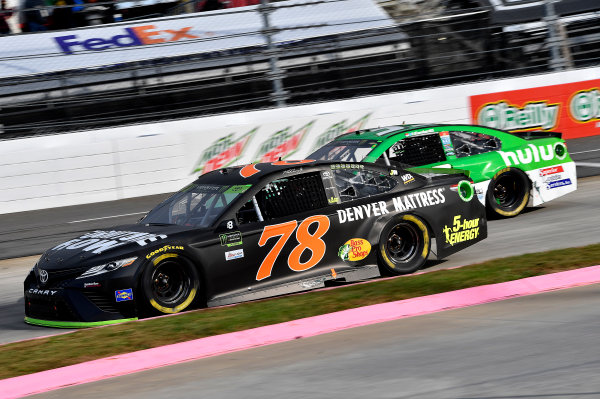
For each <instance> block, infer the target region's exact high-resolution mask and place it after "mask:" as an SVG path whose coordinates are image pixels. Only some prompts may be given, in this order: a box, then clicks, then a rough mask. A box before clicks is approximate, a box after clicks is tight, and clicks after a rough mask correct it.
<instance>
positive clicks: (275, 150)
mask: <svg viewBox="0 0 600 399" xmlns="http://www.w3.org/2000/svg"><path fill="white" fill-rule="evenodd" d="M359 115H360V114H359ZM370 116H371V114H370V113H365V114H363V115H361V116H360V117H359V118H357V119H350V118H342V117H334V118H339V119H333V121H334V122H333V123H330V122H328V121H325V120H322V119H324V118H316V119H315V118H304V119H301V120H297V121H296V123H285V124H281V123H277V124H272V123H265V124H264V125H261V126H255V127H253V128H252V129H251V130H248V131H243V130H242V131H238V132H231V133H228V134H226V135H225V136H222V137H220V138H218V139H216V140H215V141H213V142H212V143H210V144H209V145H208V147H206V149H205V150H204V151H202V152H201V153H200V155H199V156H198V158H197V159H198V160H197V161H196V163H195V165H194V168H193V170H192V171H191V172H192V173H198V172H199V173H208V172H210V171H212V170H215V169H219V168H222V167H225V166H229V165H236V164H237V165H239V164H242V163H250V162H273V161H276V160H278V159H280V158H281V159H301V158H303V157H304V156H306V155H307V154H309V153H311V152H312V151H314V150H316V149H317V148H319V147H321V146H322V145H323V144H325V143H328V142H330V141H331V140H333V139H334V138H335V137H337V136H339V135H341V134H345V133H351V132H354V131H356V130H360V129H362V128H364V127H365V125H366V124H367V121H368V120H369V117H370ZM275 126H277V127H275ZM193 140H194V139H193V138H191V139H190V141H193ZM191 144H192V145H191V146H190V148H196V145H195V144H196V143H193V142H191ZM197 144H198V147H200V143H197Z"/></svg>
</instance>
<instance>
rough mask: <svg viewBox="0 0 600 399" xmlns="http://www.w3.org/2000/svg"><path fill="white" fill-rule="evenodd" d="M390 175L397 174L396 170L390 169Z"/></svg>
mask: <svg viewBox="0 0 600 399" xmlns="http://www.w3.org/2000/svg"><path fill="white" fill-rule="evenodd" d="M390 176H398V171H397V170H396V169H392V170H390Z"/></svg>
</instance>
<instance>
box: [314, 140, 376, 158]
mask: <svg viewBox="0 0 600 399" xmlns="http://www.w3.org/2000/svg"><path fill="white" fill-rule="evenodd" d="M376 145H377V141H375V140H339V141H332V142H331V143H328V144H325V145H324V146H323V147H321V148H319V149H318V150H316V151H315V152H313V153H312V154H310V155H309V156H308V157H307V158H308V159H317V160H329V161H342V162H360V161H362V160H363V159H365V157H366V156H367V154H368V153H370V152H371V150H372V149H373V147H375V146H376Z"/></svg>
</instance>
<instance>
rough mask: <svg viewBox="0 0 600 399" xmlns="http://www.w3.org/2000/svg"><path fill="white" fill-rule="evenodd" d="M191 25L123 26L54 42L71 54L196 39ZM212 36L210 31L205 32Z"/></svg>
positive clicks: (58, 37)
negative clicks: (120, 29) (106, 33)
mask: <svg viewBox="0 0 600 399" xmlns="http://www.w3.org/2000/svg"><path fill="white" fill-rule="evenodd" d="M191 29H192V27H191V26H188V27H185V28H181V29H179V30H174V29H164V30H158V29H156V27H155V26H154V25H143V26H136V27H133V28H125V29H124V30H125V32H124V33H123V34H120V35H115V36H112V37H108V38H100V37H93V38H90V39H85V40H83V39H79V38H78V36H77V35H66V36H57V37H55V38H54V41H56V44H58V47H59V48H60V49H61V51H62V52H63V53H64V54H73V52H74V51H86V50H88V51H90V50H91V51H102V50H108V49H114V48H121V47H132V46H142V45H146V44H159V43H168V42H176V41H179V40H182V39H198V38H200V36H197V35H192V34H190V33H189V31H190V30H191ZM206 35H207V36H212V35H213V34H212V33H207V34H206Z"/></svg>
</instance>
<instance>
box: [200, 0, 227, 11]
mask: <svg viewBox="0 0 600 399" xmlns="http://www.w3.org/2000/svg"><path fill="white" fill-rule="evenodd" d="M223 8H226V7H225V5H224V4H223V3H221V1H220V0H206V1H205V2H204V4H202V5H201V8H200V11H213V10H221V9H223Z"/></svg>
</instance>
